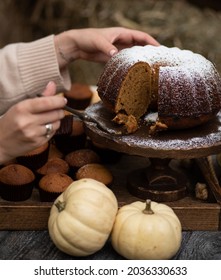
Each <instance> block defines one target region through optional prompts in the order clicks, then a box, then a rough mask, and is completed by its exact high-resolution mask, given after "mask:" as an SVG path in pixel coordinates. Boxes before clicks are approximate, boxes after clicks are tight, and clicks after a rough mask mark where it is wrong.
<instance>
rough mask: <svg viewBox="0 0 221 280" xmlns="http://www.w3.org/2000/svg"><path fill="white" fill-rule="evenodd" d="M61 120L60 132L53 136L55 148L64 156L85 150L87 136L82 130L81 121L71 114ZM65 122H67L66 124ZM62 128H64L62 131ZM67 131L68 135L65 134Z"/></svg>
mask: <svg viewBox="0 0 221 280" xmlns="http://www.w3.org/2000/svg"><path fill="white" fill-rule="evenodd" d="M63 120H64V121H63V123H61V127H60V132H59V131H58V132H57V133H56V135H55V136H54V142H55V145H56V147H57V148H58V149H59V150H60V151H61V152H62V153H63V154H65V155H66V154H68V153H70V152H72V151H75V150H78V149H82V148H85V146H86V140H87V135H86V133H85V130H84V123H83V121H82V120H80V119H79V118H78V117H75V116H73V115H72V114H69V115H66V116H65V117H64V119H63ZM65 120H66V121H67V122H66V123H65ZM70 120H71V122H70ZM62 126H63V127H66V128H65V129H64V128H62ZM67 131H68V133H66V132H67Z"/></svg>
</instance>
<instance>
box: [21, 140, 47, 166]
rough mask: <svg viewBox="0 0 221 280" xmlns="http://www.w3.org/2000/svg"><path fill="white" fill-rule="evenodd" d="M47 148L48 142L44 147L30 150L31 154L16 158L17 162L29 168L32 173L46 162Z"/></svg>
mask: <svg viewBox="0 0 221 280" xmlns="http://www.w3.org/2000/svg"><path fill="white" fill-rule="evenodd" d="M49 146H50V144H49V142H46V143H45V144H44V145H42V146H40V147H38V148H36V149H34V150H32V151H31V152H29V153H26V154H24V155H22V156H19V157H17V158H16V159H17V162H18V163H19V164H21V165H24V166H26V167H28V168H30V169H31V170H32V171H34V170H37V169H38V168H40V167H41V166H43V165H44V164H45V163H46V161H47V160H48V153H49Z"/></svg>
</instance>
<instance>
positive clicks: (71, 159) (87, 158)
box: [65, 149, 100, 173]
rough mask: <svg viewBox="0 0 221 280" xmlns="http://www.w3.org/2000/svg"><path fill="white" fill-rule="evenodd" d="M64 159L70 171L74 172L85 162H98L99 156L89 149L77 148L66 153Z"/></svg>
mask: <svg viewBox="0 0 221 280" xmlns="http://www.w3.org/2000/svg"><path fill="white" fill-rule="evenodd" d="M65 161H66V162H67V163H68V164H69V166H70V168H71V171H72V172H74V173H75V172H76V171H77V170H78V169H79V168H80V167H82V166H84V165H85V164H88V163H100V157H99V156H98V154H97V153H96V152H94V151H93V150H91V149H79V150H76V151H73V152H70V153H69V154H67V155H66V156H65Z"/></svg>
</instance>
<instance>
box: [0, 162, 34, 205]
mask: <svg viewBox="0 0 221 280" xmlns="http://www.w3.org/2000/svg"><path fill="white" fill-rule="evenodd" d="M34 183H35V175H34V173H33V172H32V171H31V170H30V169H29V168H27V167H25V166H23V165H20V164H10V165H7V166H5V167H3V168H2V169H1V170H0V189H1V191H0V193H1V197H2V198H3V199H5V200H8V201H23V200H27V199H28V198H29V197H30V196H31V194H32V190H33V187H34Z"/></svg>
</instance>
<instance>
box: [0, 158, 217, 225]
mask: <svg viewBox="0 0 221 280" xmlns="http://www.w3.org/2000/svg"><path fill="white" fill-rule="evenodd" d="M134 163H136V168H142V167H143V166H146V165H147V159H145V158H140V157H135V158H134V157H130V156H124V157H123V158H122V159H121V160H120V161H119V162H118V163H117V164H113V165H112V166H110V169H111V171H112V173H113V175H114V182H115V183H114V184H113V186H112V187H111V188H112V190H113V192H114V193H115V195H116V197H117V199H118V203H119V207H122V206H123V205H125V204H128V203H131V202H134V201H137V200H140V199H139V198H137V197H135V196H133V195H131V194H130V193H129V192H128V190H127V188H126V186H125V185H126V183H125V182H126V178H127V174H128V172H130V170H133V169H134V168H135V166H134ZM166 204H168V205H169V206H171V207H172V208H173V209H174V211H175V213H176V214H177V216H178V217H179V219H180V221H181V224H182V228H183V230H211V231H217V230H220V219H221V218H220V216H221V209H220V208H221V207H220V205H219V204H218V203H206V202H202V201H200V200H197V199H195V198H193V197H188V196H187V197H185V198H183V199H180V200H178V201H173V202H166ZM51 205H52V203H51V202H40V199H39V193H38V190H37V188H34V190H33V194H32V196H31V198H30V199H28V200H26V201H23V202H8V201H5V200H3V199H1V198H0V230H46V229H47V222H48V217H49V213H50V209H51Z"/></svg>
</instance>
